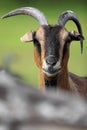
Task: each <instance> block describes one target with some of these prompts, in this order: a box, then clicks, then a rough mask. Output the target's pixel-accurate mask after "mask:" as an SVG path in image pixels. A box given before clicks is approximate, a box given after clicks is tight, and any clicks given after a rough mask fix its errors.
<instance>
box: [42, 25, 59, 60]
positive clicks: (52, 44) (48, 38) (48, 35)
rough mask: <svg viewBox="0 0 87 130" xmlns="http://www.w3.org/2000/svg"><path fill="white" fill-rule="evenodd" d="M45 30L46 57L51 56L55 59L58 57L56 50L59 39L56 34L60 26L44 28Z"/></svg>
mask: <svg viewBox="0 0 87 130" xmlns="http://www.w3.org/2000/svg"><path fill="white" fill-rule="evenodd" d="M44 29H45V46H46V48H45V51H46V52H45V53H46V56H49V55H53V56H55V57H57V58H58V57H59V55H58V49H59V47H60V46H59V39H58V33H59V32H60V30H61V26H58V25H56V26H50V25H49V26H44Z"/></svg>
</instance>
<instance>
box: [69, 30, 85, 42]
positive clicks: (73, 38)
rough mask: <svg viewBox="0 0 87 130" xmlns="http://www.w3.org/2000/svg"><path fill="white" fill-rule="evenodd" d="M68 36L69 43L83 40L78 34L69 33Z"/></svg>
mask: <svg viewBox="0 0 87 130" xmlns="http://www.w3.org/2000/svg"><path fill="white" fill-rule="evenodd" d="M69 35H70V38H71V41H73V40H75V41H81V40H84V37H83V36H82V35H81V34H80V33H79V32H76V31H71V32H70V33H69Z"/></svg>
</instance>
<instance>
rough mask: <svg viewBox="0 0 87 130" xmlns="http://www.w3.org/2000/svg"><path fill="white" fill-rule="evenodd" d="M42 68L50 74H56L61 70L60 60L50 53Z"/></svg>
mask: <svg viewBox="0 0 87 130" xmlns="http://www.w3.org/2000/svg"><path fill="white" fill-rule="evenodd" d="M42 69H43V71H44V73H45V74H47V75H48V76H54V75H56V74H58V73H59V72H60V70H61V67H60V62H58V59H57V58H56V57H55V56H52V55H50V56H48V57H46V59H45V60H44V62H43V67H42Z"/></svg>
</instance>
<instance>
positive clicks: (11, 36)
mask: <svg viewBox="0 0 87 130" xmlns="http://www.w3.org/2000/svg"><path fill="white" fill-rule="evenodd" d="M86 3H87V2H86V0H79V1H76V0H65V1H64V0H61V1H60V0H25V1H24V0H15V1H12V0H7V1H5V0H3V1H0V17H1V16H2V15H4V14H5V13H7V12H9V11H11V10H13V9H15V8H19V7H23V6H32V7H36V8H38V9H40V10H41V11H43V12H44V14H45V15H46V17H47V19H48V21H49V23H50V24H55V23H56V22H57V19H58V16H59V15H60V14H61V12H63V11H65V10H73V11H75V12H76V13H77V15H78V17H79V20H80V22H81V24H82V28H83V34H84V37H85V40H84V53H83V54H82V55H81V53H80V45H79V42H72V44H71V47H70V60H69V71H71V72H73V73H76V74H78V75H81V76H86V75H87V58H86V57H87V44H86V43H87V38H86V37H87V24H86V21H87V18H86V12H87V7H86V5H87V4H86ZM38 27H39V24H38V23H37V22H36V20H35V19H33V18H31V17H27V16H24V15H22V16H16V17H11V18H8V19H4V20H2V19H1V20H0V65H2V64H3V59H4V57H5V56H6V55H7V54H14V55H15V60H14V61H13V63H12V65H11V69H12V71H14V72H17V73H18V74H20V75H22V76H23V77H24V78H25V79H26V81H27V82H28V83H31V84H34V85H37V84H38V69H37V67H36V65H35V63H34V57H33V43H26V44H25V43H21V41H20V37H21V36H23V35H24V34H25V33H26V32H27V31H29V30H36V29H37V28H38ZM66 27H67V29H68V30H73V29H76V26H75V25H74V23H73V22H68V24H67V25H66Z"/></svg>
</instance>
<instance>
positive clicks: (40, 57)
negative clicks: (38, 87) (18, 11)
mask: <svg viewBox="0 0 87 130" xmlns="http://www.w3.org/2000/svg"><path fill="white" fill-rule="evenodd" d="M81 38H82V36H81V35H80V34H79V33H77V32H75V31H74V32H68V31H67V30H66V29H65V28H64V27H63V26H60V25H55V26H51V25H43V26H40V28H39V29H38V30H37V31H33V32H28V33H26V34H25V35H24V36H23V37H22V38H21V40H22V41H23V42H26V41H33V42H34V58H35V62H36V64H37V66H38V67H39V68H40V69H42V71H43V72H44V74H46V75H47V76H55V75H57V74H58V73H61V72H62V71H64V69H65V67H67V62H68V58H69V45H70V42H71V41H72V40H80V39H81Z"/></svg>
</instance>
